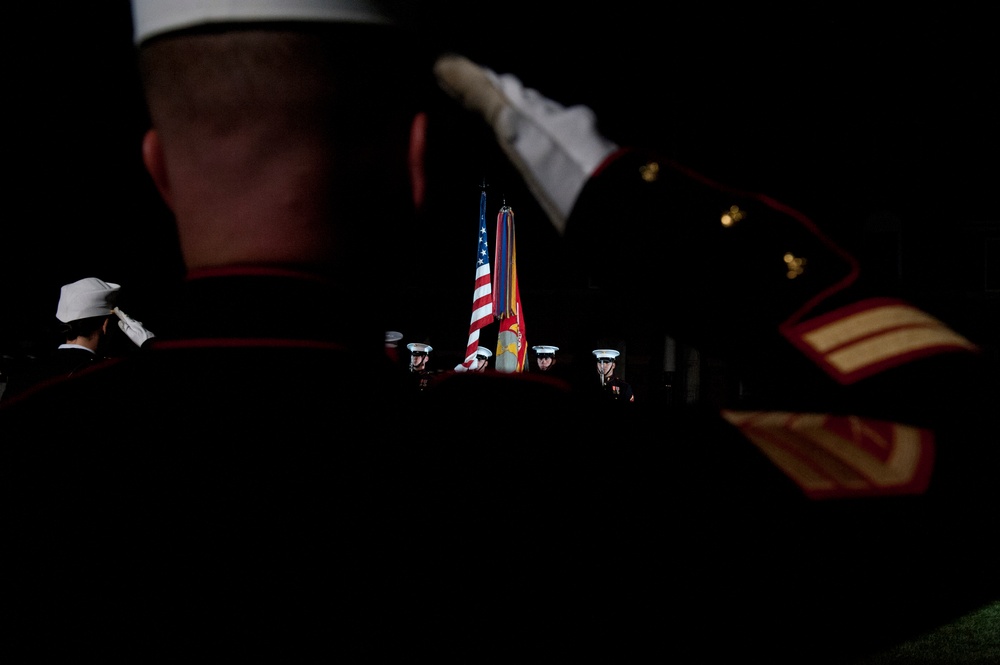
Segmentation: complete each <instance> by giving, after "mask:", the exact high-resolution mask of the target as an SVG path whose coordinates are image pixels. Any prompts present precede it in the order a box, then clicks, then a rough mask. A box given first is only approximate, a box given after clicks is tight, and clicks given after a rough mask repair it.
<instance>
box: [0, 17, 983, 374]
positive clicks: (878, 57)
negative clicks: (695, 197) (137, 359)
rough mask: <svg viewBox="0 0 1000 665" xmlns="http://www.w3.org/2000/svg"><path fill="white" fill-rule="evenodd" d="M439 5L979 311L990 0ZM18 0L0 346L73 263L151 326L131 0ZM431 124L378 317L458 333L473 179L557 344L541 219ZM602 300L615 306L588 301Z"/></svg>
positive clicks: (477, 154) (165, 259) (563, 98)
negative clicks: (116, 292)
mask: <svg viewBox="0 0 1000 665" xmlns="http://www.w3.org/2000/svg"><path fill="white" fill-rule="evenodd" d="M433 6H434V7H436V8H437V9H435V13H434V14H433V15H431V14H429V15H428V16H427V17H426V18H427V19H428V26H429V28H428V32H427V35H428V39H433V40H438V41H439V42H440V43H441V44H442V48H443V49H444V48H450V49H454V50H459V51H462V52H464V53H466V54H467V55H469V56H471V57H473V58H474V59H477V60H479V61H481V62H483V63H484V64H487V65H488V66H490V67H492V68H493V69H495V70H497V71H501V72H505V71H511V72H515V73H516V74H518V75H519V76H520V78H521V79H522V80H523V81H524V82H525V84H526V85H528V86H530V87H535V88H537V89H539V90H541V91H543V92H544V93H545V94H546V95H547V96H549V97H551V98H553V99H556V100H558V101H560V102H562V103H564V104H566V105H571V104H586V105H588V106H591V107H592V108H593V109H594V110H595V111H596V112H597V114H598V117H599V118H600V119H601V128H602V130H603V131H604V133H605V134H606V135H608V136H609V137H611V138H613V139H615V140H616V141H618V142H619V143H621V144H629V143H636V142H642V143H646V144H652V145H655V146H658V147H660V148H661V149H662V150H663V151H664V152H666V154H668V155H669V156H671V157H674V158H676V159H678V160H680V161H682V162H685V163H687V164H688V165H690V166H692V167H693V168H695V169H697V170H700V171H702V172H703V173H705V174H707V175H709V176H711V177H713V178H715V179H717V180H721V181H724V182H728V183H730V184H732V185H734V186H737V187H741V188H744V189H749V190H756V191H762V192H766V193H768V194H769V195H771V196H773V197H775V198H777V199H780V200H782V201H784V202H785V203H787V204H789V205H791V206H793V207H797V208H799V209H801V210H803V211H805V212H806V213H807V214H809V215H810V216H811V217H812V218H813V219H814V220H815V221H816V222H817V223H818V224H819V225H820V226H821V227H823V228H824V229H825V230H827V232H828V233H830V234H832V235H833V236H834V237H835V238H836V239H838V240H840V241H841V242H842V243H843V244H845V245H846V246H848V247H849V248H850V249H852V250H855V251H858V252H861V253H867V254H870V255H873V256H874V257H875V258H876V259H877V261H879V262H880V264H881V265H882V269H883V270H884V271H885V272H886V273H887V274H888V275H890V276H893V277H895V278H898V279H900V280H902V282H903V283H904V284H905V285H906V286H907V288H909V289H910V290H911V291H912V292H913V294H914V295H915V296H916V297H918V298H924V299H926V300H927V302H928V304H929V305H930V306H931V307H932V308H933V307H936V306H941V307H944V303H951V304H953V303H954V302H955V301H956V299H957V300H959V301H962V302H963V303H966V302H967V303H968V306H967V307H964V306H963V307H962V308H961V309H959V310H954V311H952V312H950V313H953V314H957V315H958V316H959V317H960V318H965V319H967V320H968V321H970V322H974V321H975V320H977V319H978V317H980V316H981V315H984V314H986V311H987V310H986V308H989V311H990V312H993V311H994V309H995V303H996V300H995V299H994V298H993V297H992V296H990V295H989V293H988V292H987V289H986V288H985V280H986V278H987V271H986V258H985V251H986V250H985V247H986V245H987V242H988V240H989V238H995V237H996V236H997V224H998V220H1000V214H998V212H997V209H998V204H997V194H998V192H997V189H998V188H997V185H998V183H1000V177H998V176H1000V166H998V161H1000V132H998V129H997V116H998V106H997V101H998V96H1000V95H998V77H997V74H996V72H997V56H996V47H997V44H996V37H995V35H994V34H992V32H991V26H993V22H992V20H991V19H990V17H988V16H987V15H986V12H985V10H982V11H972V10H968V9H966V8H963V7H958V6H953V7H946V8H942V7H935V8H934V11H933V12H926V13H924V12H922V11H920V10H917V9H915V8H908V9H906V10H905V11H899V10H897V11H893V12H884V11H882V12H879V15H878V16H873V15H872V12H871V11H869V10H860V9H858V10H852V9H850V8H846V7H844V6H843V5H831V6H829V7H823V6H817V5H810V6H809V12H808V13H803V12H796V11H792V12H789V11H787V10H786V11H778V10H766V11H765V10H761V9H759V8H748V7H746V6H745V5H741V6H740V7H741V8H740V9H733V8H732V7H728V6H726V5H722V4H716V3H707V4H706V3H699V4H698V5H697V6H691V7H685V6H675V5H664V6H662V7H661V6H659V5H652V4H649V3H646V5H645V6H646V8H645V9H642V10H640V9H637V8H635V7H634V6H631V5H629V4H627V3H614V4H613V6H612V5H609V4H608V3H602V4H600V5H598V6H597V7H598V9H596V10H595V9H588V8H587V6H586V5H583V4H579V3H572V4H571V3H565V2H553V3H527V2H522V1H518V2H506V3H496V2H486V3H462V2H454V1H451V2H444V3H440V4H436V5H433ZM10 12H11V14H10V16H9V17H8V20H9V21H10V23H9V26H10V27H9V30H10V32H11V33H13V34H12V37H14V38H15V39H14V42H12V43H14V44H16V46H15V48H14V49H13V55H12V57H11V58H9V59H8V63H7V67H6V70H7V73H8V78H7V95H6V105H5V106H6V109H5V115H6V116H7V118H8V122H7V123H6V127H7V132H8V137H7V139H8V140H7V142H6V145H7V147H8V148H9V150H8V151H7V157H8V160H7V167H8V168H7V169H6V177H5V182H6V188H5V189H6V196H5V199H6V206H5V209H6V219H5V220H4V223H3V230H2V236H0V251H2V257H0V258H2V264H3V270H4V273H3V275H2V281H0V284H2V286H0V296H2V303H0V343H2V345H3V346H2V350H3V351H4V352H5V353H14V354H17V353H20V352H22V351H23V350H24V348H25V347H26V345H30V344H33V343H36V340H37V339H38V335H39V332H40V331H41V330H42V329H43V328H44V327H45V326H47V325H48V324H49V323H51V321H52V315H53V314H54V311H55V306H56V302H57V300H58V293H59V287H60V285H62V284H64V283H67V282H70V281H74V280H76V279H79V278H81V277H85V276H98V277H101V278H102V279H105V280H108V281H114V282H118V283H121V284H123V285H124V287H125V288H124V289H123V293H122V306H123V308H124V309H126V310H127V311H129V313H130V314H132V315H133V316H135V317H136V318H139V319H143V320H145V321H146V323H147V324H148V325H149V326H150V328H151V329H154V330H155V325H154V323H153V322H154V321H155V316H156V308H157V303H158V301H159V298H160V297H161V294H162V293H163V289H164V288H165V287H166V286H167V285H169V284H171V283H172V282H173V281H174V280H176V279H177V278H179V277H180V275H181V273H182V270H181V265H180V259H179V255H178V254H177V249H176V243H175V240H174V236H173V229H172V226H171V221H170V215H169V213H168V212H167V211H166V209H165V208H164V207H163V205H162V204H161V203H160V202H159V200H158V198H157V197H156V195H155V192H154V191H153V188H152V186H151V184H150V182H149V180H148V179H147V177H146V174H145V172H144V171H143V168H142V165H141V159H140V153H139V149H140V141H141V137H142V133H143V131H144V130H145V128H146V118H145V112H144V108H143V105H142V99H141V94H140V92H139V88H138V81H137V78H136V75H135V71H134V61H133V51H132V44H131V22H130V15H129V7H128V3H127V2H123V1H120V0H116V1H115V2H101V3H75V2H70V3H63V6H58V5H56V6H52V5H44V6H39V7H35V8H21V9H11V10H10ZM431 140H432V144H431V146H432V153H431V171H430V173H431V181H430V191H429V203H430V205H431V206H432V211H434V214H431V215H427V216H426V217H425V218H424V224H423V225H422V226H421V227H420V228H415V229H413V230H412V231H413V232H412V234H408V237H412V239H413V240H412V250H413V251H414V252H420V253H421V255H422V258H421V260H420V261H419V262H417V266H416V267H414V266H412V265H411V264H410V263H403V264H400V265H402V266H404V267H405V270H406V271H407V273H408V274H403V275H401V276H400V277H401V283H403V284H404V286H403V288H401V289H400V290H399V291H398V292H397V293H395V294H387V297H386V301H385V302H384V303H373V307H378V308H381V309H383V310H385V311H388V312H391V313H393V314H394V315H395V316H398V325H394V326H392V327H396V328H397V329H399V330H401V331H403V332H404V333H405V335H406V341H413V340H420V341H430V342H431V343H432V344H435V346H436V347H440V348H442V349H448V350H451V349H454V350H458V351H464V345H465V338H466V334H467V328H468V319H469V315H470V306H471V295H472V293H471V292H472V281H473V270H474V268H473V260H474V252H475V242H476V232H477V228H478V203H479V185H480V183H481V182H482V181H483V180H484V179H485V180H486V181H487V182H488V184H489V188H488V190H487V191H488V195H489V197H490V203H489V208H488V209H489V212H488V215H489V216H490V218H492V217H495V215H496V211H497V209H498V208H499V205H500V203H501V202H502V201H505V202H506V203H508V204H510V205H511V206H512V207H513V208H514V210H515V217H516V222H517V233H518V241H517V242H518V268H519V273H520V279H521V285H522V296H523V301H524V306H525V310H526V316H527V324H528V326H529V330H528V338H529V343H530V344H542V343H545V344H556V345H558V344H559V341H558V340H556V339H551V338H546V336H547V335H552V334H553V333H556V331H558V330H559V325H558V324H557V322H555V321H552V320H547V319H551V318H552V317H554V316H556V315H555V314H553V313H551V312H546V311H545V309H546V308H545V307H544V306H541V305H538V306H535V305H533V301H532V298H536V299H535V301H534V302H537V303H541V302H543V301H545V300H546V299H549V300H551V298H552V297H554V296H553V294H552V293H551V292H549V291H548V289H549V287H550V285H551V284H553V283H554V278H555V275H557V273H558V250H557V249H556V245H555V236H554V233H553V232H552V230H551V228H550V227H549V225H548V222H547V220H546V219H545V218H544V216H543V215H542V213H541V211H540V209H538V207H537V206H536V205H535V204H534V203H533V201H531V199H530V197H529V196H528V194H527V192H526V190H525V189H524V187H523V185H522V184H521V183H520V181H519V180H518V179H517V177H516V174H515V173H514V172H513V171H512V170H511V169H510V167H509V166H507V164H506V162H505V161H504V160H503V158H502V156H501V155H500V153H499V151H498V150H497V149H496V147H495V146H494V145H493V143H492V140H491V137H490V135H489V133H488V132H487V131H486V130H485V128H483V127H480V126H479V125H478V124H476V123H475V122H474V121H473V119H470V118H466V117H465V116H464V115H463V114H462V113H460V112H458V111H457V110H456V109H452V108H448V107H445V106H444V105H442V106H441V107H440V108H436V109H434V110H433V114H432V116H431ZM427 220H434V223H427ZM994 246H995V241H994ZM636 260H645V257H636ZM387 269H388V270H393V269H395V267H394V266H392V265H387ZM624 269H627V267H625V268H624ZM994 288H996V287H994ZM536 292H537V293H536ZM994 295H995V294H994ZM613 314H614V313H613V303H611V304H608V308H607V309H605V310H601V311H597V312H594V317H595V319H596V320H597V321H599V320H600V318H601V317H605V316H613ZM531 326H534V328H531ZM597 327H598V328H599V325H598V326H597ZM532 330H534V331H536V333H537V334H533V333H532ZM994 330H995V328H991V327H987V328H974V330H973V332H974V333H985V334H992V332H993V331H994ZM597 332H598V333H599V330H598V331H597Z"/></svg>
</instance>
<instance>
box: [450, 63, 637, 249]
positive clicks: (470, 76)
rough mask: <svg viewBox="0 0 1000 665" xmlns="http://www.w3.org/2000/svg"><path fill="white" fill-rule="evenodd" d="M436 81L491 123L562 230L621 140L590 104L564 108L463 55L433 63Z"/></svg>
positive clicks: (547, 211)
mask: <svg viewBox="0 0 1000 665" xmlns="http://www.w3.org/2000/svg"><path fill="white" fill-rule="evenodd" d="M434 75H435V76H436V77H437V81H438V85H439V86H440V87H441V89H442V90H444V91H445V92H446V93H448V94H449V95H451V96H452V97H453V98H455V99H456V100H458V101H459V102H461V103H462V105H463V106H464V107H465V108H467V109H469V110H471V111H475V112H476V113H478V114H479V115H481V116H482V117H483V119H484V120H486V122H487V123H488V124H489V125H490V126H491V127H492V128H493V131H494V132H495V133H496V136H497V141H498V142H499V144H500V147H501V148H502V149H503V151H504V152H505V153H506V154H507V157H508V158H509V159H510V160H511V162H513V164H514V166H516V167H517V169H518V171H520V172H521V175H522V176H523V177H524V179H525V182H526V183H527V185H528V188H529V189H530V190H531V192H532V193H533V194H534V195H535V197H536V198H537V199H538V202H539V203H540V204H541V206H542V208H543V209H544V210H545V212H546V214H548V216H549V219H551V220H552V224H553V225H554V226H555V227H556V230H557V231H558V232H559V233H560V235H561V234H563V233H565V231H566V218H567V217H569V213H570V211H571V210H572V209H573V205H574V204H575V203H576V199H577V197H578V196H579V195H580V190H581V189H583V185H584V183H586V182H587V179H588V178H590V176H591V175H592V174H593V173H594V171H595V170H596V169H597V167H598V166H600V165H601V163H602V162H603V161H604V160H605V159H606V158H607V157H608V155H610V154H611V153H612V152H614V151H615V150H617V149H618V145H617V144H615V143H614V142H612V141H610V140H608V139H607V138H605V137H604V136H602V135H601V134H600V133H598V131H597V127H596V124H597V119H596V117H595V116H594V112H593V111H592V110H591V109H590V108H588V107H586V106H572V107H570V108H566V107H564V106H561V105H560V104H558V103H556V102H554V101H552V100H551V99H548V98H547V97H543V96H542V95H541V94H539V92H538V91H537V90H533V89H531V88H525V87H524V85H522V83H521V81H520V80H519V79H517V78H516V77H514V76H513V75H511V74H504V75H502V76H498V75H497V74H496V73H494V72H493V71H492V70H489V69H487V68H485V67H481V66H479V65H477V64H475V63H474V62H472V61H470V60H469V59H468V58H465V57H463V56H460V55H453V54H449V55H443V56H441V57H440V58H438V60H437V62H436V63H434Z"/></svg>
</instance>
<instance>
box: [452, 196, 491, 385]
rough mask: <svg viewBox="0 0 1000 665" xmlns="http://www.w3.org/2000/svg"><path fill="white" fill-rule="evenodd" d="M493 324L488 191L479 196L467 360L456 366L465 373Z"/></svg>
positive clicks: (456, 368)
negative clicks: (482, 332) (483, 332)
mask: <svg viewBox="0 0 1000 665" xmlns="http://www.w3.org/2000/svg"><path fill="white" fill-rule="evenodd" d="M491 323H493V286H492V283H491V277H490V248H489V243H488V241H487V235H486V190H485V189H484V190H483V192H482V194H480V195H479V248H478V250H477V251H476V286H475V288H474V289H473V291H472V320H471V321H470V322H469V342H468V344H467V345H466V348H465V360H464V361H463V362H461V363H459V364H458V365H456V366H455V370H456V371H459V372H464V371H465V370H467V369H469V368H470V367H471V366H472V363H473V362H475V360H476V349H477V348H479V331H480V330H481V329H482V328H485V327H486V326H488V325H489V324H491Z"/></svg>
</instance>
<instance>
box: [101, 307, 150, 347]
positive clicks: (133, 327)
mask: <svg viewBox="0 0 1000 665" xmlns="http://www.w3.org/2000/svg"><path fill="white" fill-rule="evenodd" d="M111 311H112V312H114V313H115V314H117V315H118V318H119V319H121V321H119V322H118V327H119V328H121V329H122V332H123V333H125V334H126V335H128V338H129V339H130V340H132V341H133V342H134V343H135V345H136V346H142V343H143V342H145V341H146V340H147V339H153V338H154V337H156V335H154V334H153V333H151V332H149V331H148V330H146V328H145V327H143V325H142V321H136V320H135V319H133V318H132V317H131V316H129V315H128V314H126V313H125V312H123V311H121V310H120V309H118V308H117V307H115V308H114V309H113V310H111Z"/></svg>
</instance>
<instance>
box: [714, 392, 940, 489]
mask: <svg viewBox="0 0 1000 665" xmlns="http://www.w3.org/2000/svg"><path fill="white" fill-rule="evenodd" d="M722 416H723V417H724V418H725V419H726V420H728V421H729V422H730V423H731V424H733V425H734V426H735V427H736V428H738V429H739V430H740V431H741V432H742V433H743V435H744V436H745V437H746V438H747V439H748V440H749V441H750V442H751V443H753V444H754V445H755V446H756V447H757V448H758V449H759V450H760V451H761V452H762V453H764V454H765V455H766V456H767V457H768V459H770V460H771V462H772V463H774V465H775V466H777V467H778V468H779V469H780V470H781V471H782V472H783V473H784V474H785V475H786V476H787V477H788V478H789V479H791V480H792V481H793V482H795V484H796V485H798V486H799V488H800V489H801V490H802V492H803V493H805V495H806V496H808V497H809V498H810V499H834V498H845V497H864V496H882V495H906V494H922V493H923V492H924V491H925V490H926V489H927V485H928V483H929V482H930V477H931V471H932V470H933V466H934V435H933V433H932V432H931V431H930V430H926V429H921V428H918V427H913V426H910V425H903V424H900V423H893V422H888V421H883V420H874V419H871V418H860V417H857V416H833V415H827V414H822V413H789V412H783V411H749V412H748V411H723V412H722Z"/></svg>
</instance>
